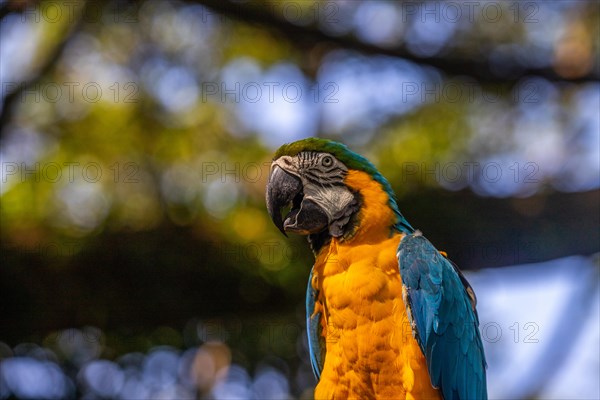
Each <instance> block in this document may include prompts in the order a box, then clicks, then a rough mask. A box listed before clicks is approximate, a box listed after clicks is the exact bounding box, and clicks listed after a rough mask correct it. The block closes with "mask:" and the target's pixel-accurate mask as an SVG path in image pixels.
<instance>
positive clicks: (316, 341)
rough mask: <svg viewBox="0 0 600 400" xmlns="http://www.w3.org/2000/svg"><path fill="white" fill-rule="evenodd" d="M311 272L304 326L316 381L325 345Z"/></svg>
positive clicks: (318, 376)
mask: <svg viewBox="0 0 600 400" xmlns="http://www.w3.org/2000/svg"><path fill="white" fill-rule="evenodd" d="M312 280H313V271H312V270H311V271H310V277H309V279H308V288H307V289H306V326H307V327H308V332H307V335H308V351H309V354H310V365H311V366H312V370H313V373H314V374H315V377H316V378H317V380H319V378H320V377H321V371H322V370H323V364H324V363H325V343H324V340H323V337H322V335H321V332H320V331H321V324H320V322H321V321H320V320H321V313H315V302H316V301H317V291H316V290H315V289H314V288H313V287H312Z"/></svg>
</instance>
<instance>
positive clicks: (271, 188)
mask: <svg viewBox="0 0 600 400" xmlns="http://www.w3.org/2000/svg"><path fill="white" fill-rule="evenodd" d="M301 192H302V182H301V181H300V179H299V178H298V177H296V176H294V175H292V174H290V173H287V172H285V171H284V170H283V169H282V168H281V167H279V166H277V165H275V166H274V167H273V169H272V170H271V174H270V176H269V182H268V183H267V196H266V197H267V198H266V201H267V210H268V211H269V215H270V216H271V219H272V220H273V223H274V224H275V226H277V228H278V229H279V230H280V231H281V233H283V234H284V235H285V236H287V234H286V233H285V229H284V226H283V219H282V217H281V209H283V208H284V207H287V206H288V205H289V204H290V203H291V202H292V201H293V200H294V198H295V197H296V196H297V195H298V194H300V193H301Z"/></svg>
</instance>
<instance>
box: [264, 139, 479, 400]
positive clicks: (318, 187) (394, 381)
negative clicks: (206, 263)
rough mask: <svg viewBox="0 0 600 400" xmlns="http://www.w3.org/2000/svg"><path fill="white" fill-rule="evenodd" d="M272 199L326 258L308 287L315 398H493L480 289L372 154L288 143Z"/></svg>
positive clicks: (319, 258)
mask: <svg viewBox="0 0 600 400" xmlns="http://www.w3.org/2000/svg"><path fill="white" fill-rule="evenodd" d="M266 206H267V211H268V213H269V216H270V218H271V220H272V221H273V223H274V225H275V226H276V227H277V228H278V229H279V230H280V231H281V232H282V233H283V234H284V235H285V236H287V233H294V234H299V235H303V236H306V237H307V239H308V242H309V244H310V247H311V249H312V251H313V254H314V256H315V262H314V264H313V266H312V269H311V271H310V275H309V279H308V286H307V290H306V323H307V336H308V350H309V356H310V364H311V366H312V370H313V372H314V375H315V377H316V379H317V385H316V387H315V389H314V398H315V399H444V400H463V399H487V388H486V368H487V364H486V360H485V354H484V350H483V344H482V341H481V336H480V333H479V317H478V314H477V311H476V303H477V299H476V296H475V292H474V291H473V288H472V287H471V285H470V284H469V283H468V281H467V280H466V279H465V277H464V275H463V274H462V273H461V271H460V270H459V269H458V267H457V266H456V265H455V264H454V263H453V262H451V261H450V260H449V259H448V257H447V255H446V253H444V252H440V251H438V250H437V249H436V248H435V247H434V246H433V244H432V243H431V242H430V241H429V240H428V239H426V238H425V236H424V235H423V234H422V233H421V232H420V231H419V230H415V229H414V228H413V227H412V226H411V224H410V223H409V222H408V221H407V220H406V219H405V218H404V216H403V215H402V214H401V213H400V211H399V208H398V205H397V202H396V199H395V195H394V193H393V191H392V187H391V185H390V184H389V182H388V181H387V180H386V179H385V178H384V177H383V175H382V174H381V173H380V172H379V171H378V170H377V169H376V168H375V166H374V165H373V164H372V163H371V162H370V161H368V160H367V159H366V158H364V157H363V156H361V155H359V154H357V153H355V152H353V151H352V150H350V149H349V148H348V147H347V146H346V145H344V144H341V143H339V142H335V141H332V140H328V139H321V138H307V139H302V140H298V141H295V142H292V143H288V144H284V145H282V146H281V147H280V148H279V149H278V150H277V151H276V153H275V156H274V158H273V161H272V163H271V165H270V170H269V177H268V180H267V184H266ZM283 214H285V215H283Z"/></svg>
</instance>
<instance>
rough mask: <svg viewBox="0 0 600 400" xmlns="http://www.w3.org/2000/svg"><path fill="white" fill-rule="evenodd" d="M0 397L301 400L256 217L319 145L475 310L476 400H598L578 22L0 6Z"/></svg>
mask: <svg viewBox="0 0 600 400" xmlns="http://www.w3.org/2000/svg"><path fill="white" fill-rule="evenodd" d="M0 18H1V28H0V33H1V36H0V81H1V83H2V95H1V100H0V101H1V109H2V115H1V117H0V129H1V130H0V135H1V136H0V163H1V167H2V168H1V176H0V178H1V186H0V196H1V210H0V216H1V228H2V229H1V235H0V237H1V240H2V242H1V247H2V253H1V254H2V255H1V266H0V326H1V327H0V398H15V397H16V398H74V397H81V398H86V399H96V398H122V399H149V398H160V399H169V398H177V399H183V398H214V399H234V398H238V399H246V398H254V399H290V398H310V397H311V391H312V388H313V387H314V384H315V380H314V378H313V376H312V372H311V369H310V365H309V361H308V357H307V354H308V352H307V348H306V347H307V345H306V333H305V325H304V318H305V315H304V305H303V303H304V291H305V287H306V282H307V276H308V273H309V270H310V267H311V264H312V254H311V253H310V250H309V248H308V245H307V243H306V242H305V241H304V239H303V238H299V237H293V238H290V239H289V240H286V239H285V238H284V237H283V236H282V235H281V234H280V233H279V232H278V231H277V230H276V229H275V227H274V226H272V224H271V222H270V220H269V218H268V215H267V213H266V211H265V205H264V187H265V183H266V179H267V175H268V165H269V162H270V159H271V156H272V154H273V152H274V150H275V149H276V148H277V147H278V146H279V145H281V144H282V143H285V142H289V141H293V140H296V139H299V138H303V137H309V136H320V137H327V138H332V139H335V140H340V141H342V142H344V143H346V144H348V145H349V146H350V147H351V148H352V149H354V150H356V151H358V152H360V153H362V154H364V155H365V156H367V157H368V158H369V159H370V160H372V161H373V162H374V164H376V165H377V166H378V168H379V169H380V170H381V172H382V173H383V174H384V175H385V176H386V177H387V178H388V179H389V180H390V182H391V184H392V186H393V187H394V190H395V191H396V193H397V195H398V201H399V204H400V207H401V210H402V212H403V213H404V215H405V216H406V217H407V218H408V220H409V221H410V222H411V223H412V224H413V225H414V226H415V227H418V228H419V229H421V230H422V231H423V232H424V233H425V235H426V236H427V237H428V238H429V239H430V240H431V241H432V242H434V244H436V246H437V247H438V248H439V249H441V250H445V251H446V252H447V253H448V254H449V257H450V258H451V259H453V260H454V261H455V262H456V263H457V264H458V265H459V266H460V267H461V268H462V269H463V270H464V271H465V273H466V274H467V276H468V278H469V279H470V281H471V283H472V285H473V287H474V288H475V290H476V292H477V294H478V298H479V315H480V319H481V331H482V336H483V340H484V344H485V346H486V352H487V357H488V364H489V368H488V380H489V394H490V398H493V399H549V398H554V399H598V398H599V397H600V389H599V383H598V376H599V373H600V361H599V357H600V345H599V342H600V334H599V325H600V294H599V293H600V292H599V290H600V285H599V256H598V254H599V242H600V236H599V232H600V229H599V227H600V217H599V202H600V198H599V193H600V192H599V188H600V117H599V113H600V111H599V110H600V83H599V82H600V71H599V68H600V63H599V54H600V49H599V40H598V39H599V37H600V28H599V21H600V3H598V2H593V1H591V2H586V1H552V2H533V1H530V2H516V1H515V2H512V1H500V2H494V1H476V2H445V3H434V2H418V1H412V2H404V3H400V2H388V1H341V0H340V1H325V2H315V1H283V2H262V1H252V2H241V1H229V0H223V1H218V0H198V1H193V0H189V1H154V0H147V1H139V2H138V1H127V0H115V1H107V2H99V1H87V2H80V1H63V0H53V1H42V2H36V1H28V0H12V1H11V0H2V1H0Z"/></svg>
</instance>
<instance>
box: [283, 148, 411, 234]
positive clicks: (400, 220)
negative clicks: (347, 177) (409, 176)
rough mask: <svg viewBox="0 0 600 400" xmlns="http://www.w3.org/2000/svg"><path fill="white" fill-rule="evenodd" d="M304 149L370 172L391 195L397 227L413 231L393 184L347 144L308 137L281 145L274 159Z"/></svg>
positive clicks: (352, 168)
mask: <svg viewBox="0 0 600 400" xmlns="http://www.w3.org/2000/svg"><path fill="white" fill-rule="evenodd" d="M303 151H313V152H320V153H329V154H331V155H332V156H334V157H335V158H337V159H338V160H339V161H341V162H343V163H344V165H346V167H348V169H351V170H357V171H363V172H365V173H367V174H369V175H370V176H371V177H372V178H373V179H374V180H375V181H377V182H379V183H380V184H381V186H382V187H383V189H384V190H385V192H386V193H387V194H388V197H389V204H390V207H391V208H392V210H394V213H395V214H396V216H397V223H396V228H397V229H398V230H400V231H402V232H405V233H412V232H413V231H414V228H413V227H412V226H411V225H410V224H409V223H408V221H406V219H405V218H404V216H402V214H401V213H400V211H399V210H398V204H397V203H396V199H395V196H394V192H393V190H392V187H391V185H390V184H389V182H388V181H387V179H385V178H384V177H383V175H381V173H379V171H378V170H377V168H375V166H374V165H373V164H372V163H371V162H370V161H369V160H367V159H366V158H365V157H363V156H361V155H359V154H356V153H355V152H353V151H352V150H350V149H349V148H348V147H346V146H345V145H343V144H341V143H338V142H334V141H333V140H328V139H320V138H307V139H302V140H298V141H296V142H293V143H287V144H284V145H283V146H281V147H280V148H279V149H278V150H277V152H276V153H275V157H274V158H273V159H274V160H276V159H278V158H279V157H281V156H292V157H293V156H295V155H297V154H298V153H300V152H303Z"/></svg>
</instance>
